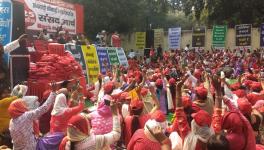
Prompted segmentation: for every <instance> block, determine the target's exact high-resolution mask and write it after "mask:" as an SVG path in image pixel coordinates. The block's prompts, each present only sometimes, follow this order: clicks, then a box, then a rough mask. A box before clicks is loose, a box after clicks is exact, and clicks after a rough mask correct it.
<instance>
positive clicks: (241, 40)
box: [236, 24, 251, 47]
mask: <svg viewBox="0 0 264 150" xmlns="http://www.w3.org/2000/svg"><path fill="white" fill-rule="evenodd" d="M236 46H243V47H244V46H251V24H241V25H236Z"/></svg>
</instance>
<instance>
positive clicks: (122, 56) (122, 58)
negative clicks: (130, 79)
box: [116, 47, 128, 67]
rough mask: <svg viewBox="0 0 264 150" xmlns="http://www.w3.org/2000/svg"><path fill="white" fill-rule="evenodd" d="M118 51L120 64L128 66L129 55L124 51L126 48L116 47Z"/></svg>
mask: <svg viewBox="0 0 264 150" xmlns="http://www.w3.org/2000/svg"><path fill="white" fill-rule="evenodd" d="M116 53H117V56H118V59H119V63H120V65H122V66H124V67H128V62H127V57H126V54H125V52H124V49H123V48H120V47H119V48H117V49H116Z"/></svg>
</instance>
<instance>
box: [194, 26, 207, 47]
mask: <svg viewBox="0 0 264 150" xmlns="http://www.w3.org/2000/svg"><path fill="white" fill-rule="evenodd" d="M204 46H205V27H194V28H193V34H192V47H196V48H198V47H204Z"/></svg>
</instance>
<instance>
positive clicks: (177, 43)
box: [168, 28, 181, 49]
mask: <svg viewBox="0 0 264 150" xmlns="http://www.w3.org/2000/svg"><path fill="white" fill-rule="evenodd" d="M168 38H169V48H170V49H180V47H181V28H169V33H168Z"/></svg>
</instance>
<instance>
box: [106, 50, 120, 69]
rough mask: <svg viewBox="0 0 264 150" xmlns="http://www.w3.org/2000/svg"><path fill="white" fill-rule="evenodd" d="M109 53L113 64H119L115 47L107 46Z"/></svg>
mask: <svg viewBox="0 0 264 150" xmlns="http://www.w3.org/2000/svg"><path fill="white" fill-rule="evenodd" d="M107 53H108V57H109V60H110V63H111V65H119V60H118V56H117V53H116V48H115V47H107Z"/></svg>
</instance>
